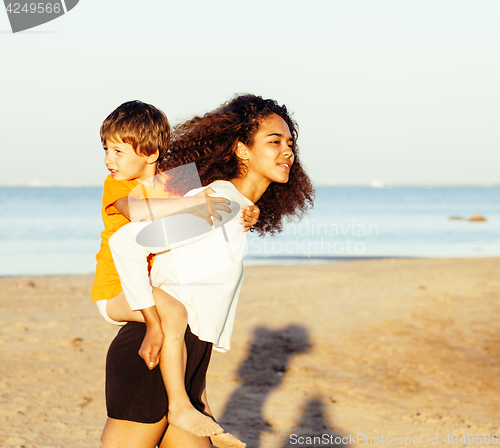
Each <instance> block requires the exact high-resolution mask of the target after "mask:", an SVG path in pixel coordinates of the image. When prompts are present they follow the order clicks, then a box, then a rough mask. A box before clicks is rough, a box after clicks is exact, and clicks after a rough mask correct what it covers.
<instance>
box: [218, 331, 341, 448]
mask: <svg viewBox="0 0 500 448" xmlns="http://www.w3.org/2000/svg"><path fill="white" fill-rule="evenodd" d="M310 348H311V343H310V341H309V336H308V334H307V330H306V329H305V328H304V327H302V326H300V325H290V326H288V327H285V328H282V329H279V330H269V329H268V328H265V327H257V328H256V329H255V333H254V338H253V343H252V346H251V348H250V350H249V353H248V357H247V359H246V360H245V361H244V362H243V363H242V364H241V366H240V368H239V369H238V377H239V379H240V380H241V383H242V384H241V386H240V387H239V388H238V389H237V390H236V391H235V392H234V393H233V394H232V395H231V397H230V398H229V400H228V402H227V404H226V407H225V409H224V413H223V415H222V417H221V418H220V420H219V422H220V423H221V424H222V426H224V427H225V428H226V429H227V430H228V431H229V432H231V433H233V434H234V435H235V436H236V437H238V438H240V439H241V440H243V441H244V442H245V443H246V444H247V448H260V446H261V438H262V436H263V435H265V434H266V433H272V432H273V429H272V427H271V425H270V424H269V423H267V422H266V421H265V419H264V416H263V410H264V405H265V401H266V399H267V396H268V395H269V394H270V393H271V392H272V390H273V389H275V388H276V387H278V386H279V385H280V384H281V382H282V380H283V376H284V375H285V372H286V369H287V366H288V364H289V362H290V358H291V357H292V356H293V355H297V354H300V353H304V352H306V351H308V350H309V349H310ZM303 409H304V410H303V415H302V418H301V419H300V423H299V428H297V429H296V430H293V431H292V432H291V434H292V433H294V434H296V435H297V437H306V436H320V435H322V434H329V435H330V434H332V435H333V436H334V437H335V434H336V433H334V432H332V431H331V430H329V429H328V427H329V424H328V421H327V420H326V418H325V414H324V409H323V405H322V403H321V400H320V399H319V398H315V399H312V400H310V401H308V402H307V403H306V405H305V407H304V408H303ZM301 440H302V439H301ZM303 441H304V442H306V441H307V440H306V439H305V438H304V439H303ZM294 442H295V443H294ZM281 446H282V447H283V448H288V447H304V446H307V447H309V446H311V447H313V446H315V445H312V444H311V445H307V444H306V443H299V440H298V439H297V440H295V439H293V438H292V437H290V438H289V439H288V438H287V440H286V441H285V442H284V444H283V445H281ZM318 446H320V445H319V444H318ZM321 446H325V444H324V443H323V445H321ZM327 446H336V447H345V446H346V445H342V444H337V445H336V444H335V443H332V444H329V445H327Z"/></svg>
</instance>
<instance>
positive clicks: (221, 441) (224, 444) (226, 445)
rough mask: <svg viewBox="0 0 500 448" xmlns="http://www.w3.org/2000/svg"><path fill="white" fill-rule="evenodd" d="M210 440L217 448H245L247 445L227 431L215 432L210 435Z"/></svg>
mask: <svg viewBox="0 0 500 448" xmlns="http://www.w3.org/2000/svg"><path fill="white" fill-rule="evenodd" d="M210 442H211V443H212V445H214V446H217V447H218V448H245V447H246V446H247V444H246V443H243V442H242V441H241V440H238V439H237V438H236V437H234V436H233V435H232V434H230V433H228V432H223V433H222V434H217V435H216V436H210Z"/></svg>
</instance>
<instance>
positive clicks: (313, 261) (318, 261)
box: [0, 255, 500, 279]
mask: <svg viewBox="0 0 500 448" xmlns="http://www.w3.org/2000/svg"><path fill="white" fill-rule="evenodd" d="M270 258H271V257H270ZM272 259H273V260H276V262H274V261H271V260H270V262H269V263H258V264H257V263H255V264H254V263H253V262H252V261H251V260H249V262H248V263H245V260H244V261H243V266H244V267H245V268H247V267H252V268H253V267H266V266H310V265H332V264H336V263H343V262H354V261H358V262H359V261H367V260H374V261H376V260H482V259H488V260H491V259H500V255H492V256H483V255H478V256H467V257H462V256H458V257H439V256H438V257H420V256H405V255H401V256H400V255H388V256H385V255H381V256H366V257H364V256H360V257H357V256H356V257H328V256H313V257H307V258H306V257H301V256H292V257H290V256H283V257H281V256H277V257H272ZM286 260H290V262H286ZM297 260H302V261H301V262H296V261H297ZM80 276H84V277H85V276H94V272H89V273H79V274H13V275H1V274H0V279H7V278H28V277H34V278H42V277H80Z"/></svg>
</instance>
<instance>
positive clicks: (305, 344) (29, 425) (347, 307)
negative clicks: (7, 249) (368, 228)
mask: <svg viewBox="0 0 500 448" xmlns="http://www.w3.org/2000/svg"><path fill="white" fill-rule="evenodd" d="M499 265H500V260H499V259H495V258H489V259H430V260H418V259H414V260H409V259H387V260H364V261H356V262H348V263H336V264H329V265H306V266H304V265H302V266H297V265H296V266H261V267H249V268H246V271H245V283H244V287H243V291H242V295H241V298H240V305H239V309H238V316H237V321H236V326H235V331H234V334H233V339H232V342H231V344H232V347H231V351H230V352H229V353H226V354H219V353H215V354H214V356H213V359H212V364H211V367H210V371H209V376H208V394H209V400H210V402H211V406H212V410H213V411H214V413H215V414H216V416H217V417H218V418H219V420H220V421H221V423H222V424H223V425H224V426H226V427H227V428H228V429H229V430H230V431H232V432H234V433H235V434H237V435H239V436H240V437H241V438H242V439H243V440H244V441H245V442H247V444H248V447H249V448H285V447H294V446H296V447H300V446H308V447H310V446H345V447H350V446H360V447H363V446H373V445H378V446H391V445H398V446H415V445H417V446H453V445H454V446H475V447H477V446H491V445H492V443H491V442H490V443H489V444H488V443H485V441H484V434H488V435H489V436H491V435H493V434H500V395H499V389H500V301H499V298H500V276H499V275H498V267H499ZM91 282H92V276H57V277H29V278H27V277H26V278H0V285H1V288H0V306H1V309H2V313H1V315H0V319H1V326H0V331H1V337H0V397H1V398H0V418H1V422H2V424H1V425H0V446H2V447H9V448H10V447H25V448H31V447H37V448H41V447H44V448H48V447H73V448H79V447H97V446H98V445H99V437H100V433H101V431H102V427H103V425H104V422H105V419H106V411H105V402H104V364H105V356H106V351H107V347H108V345H109V343H110V341H111V340H112V338H113V337H114V335H115V334H116V331H117V330H116V328H115V327H113V326H112V325H110V324H108V323H106V322H105V321H104V320H103V319H102V318H101V317H100V316H99V315H98V313H97V310H96V307H95V305H94V304H93V303H91V301H90V298H89V291H90V285H91ZM477 434H482V436H481V438H480V439H479V438H477V439H476V440H475V441H474V443H468V442H467V437H472V436H473V435H474V436H475V435H477ZM447 435H449V438H448V441H449V442H450V443H448V444H447V443H446V436H447ZM463 435H465V437H466V439H462V441H460V438H461V437H462V436H463ZM299 437H304V438H303V439H299ZM308 437H310V438H312V437H316V440H314V439H309V438H308ZM320 437H321V439H319V438H320ZM361 437H363V439H361ZM370 437H371V441H370V439H367V438H370ZM382 437H383V439H382ZM388 437H390V438H391V439H390V441H391V442H392V443H389V442H388V439H387V438H388ZM398 437H400V439H398ZM401 437H402V438H401ZM436 437H438V439H436ZM405 438H406V443H405ZM413 438H414V439H413ZM419 438H421V439H419ZM480 440H481V441H480ZM494 440H495V439H494ZM435 441H437V442H438V443H437V444H434V443H433V442H435ZM453 441H455V442H456V443H455V444H452V442H453ZM300 442H303V443H300ZM309 442H311V443H309ZM314 442H316V443H314ZM336 442H337V443H336ZM367 442H368V443H367ZM399 442H401V443H399ZM493 446H494V444H493Z"/></svg>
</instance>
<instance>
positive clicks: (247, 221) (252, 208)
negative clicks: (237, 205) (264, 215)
mask: <svg viewBox="0 0 500 448" xmlns="http://www.w3.org/2000/svg"><path fill="white" fill-rule="evenodd" d="M259 216H260V209H259V207H257V206H256V205H255V204H254V205H249V206H248V207H245V208H244V209H242V210H241V221H240V224H243V232H248V231H249V230H250V229H251V228H252V227H253V226H254V225H255V224H257V221H258V220H259Z"/></svg>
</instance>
